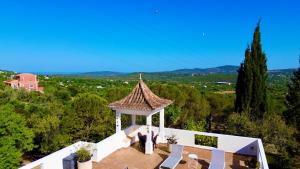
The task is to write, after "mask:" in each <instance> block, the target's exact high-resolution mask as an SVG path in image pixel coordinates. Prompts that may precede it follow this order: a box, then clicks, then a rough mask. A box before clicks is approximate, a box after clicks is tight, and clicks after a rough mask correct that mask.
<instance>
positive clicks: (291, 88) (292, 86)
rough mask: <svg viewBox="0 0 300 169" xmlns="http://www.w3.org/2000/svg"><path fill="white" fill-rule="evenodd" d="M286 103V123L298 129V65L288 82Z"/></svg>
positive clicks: (299, 128)
mask: <svg viewBox="0 0 300 169" xmlns="http://www.w3.org/2000/svg"><path fill="white" fill-rule="evenodd" d="M299 63H300V59H299ZM286 105H287V108H288V110H287V111H286V112H285V113H284V115H285V118H286V121H287V123H288V124H291V125H293V126H294V127H296V128H297V129H298V131H300V67H299V68H298V70H297V71H295V72H294V75H293V77H292V78H291V82H290V83H289V84H288V94H287V96H286ZM298 139H300V138H298ZM299 141H300V140H299Z"/></svg>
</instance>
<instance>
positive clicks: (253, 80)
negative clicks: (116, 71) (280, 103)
mask: <svg viewBox="0 0 300 169" xmlns="http://www.w3.org/2000/svg"><path fill="white" fill-rule="evenodd" d="M238 73H239V75H238V79H237V84H236V102H235V111H236V112H248V113H250V115H251V118H254V119H259V120H261V119H263V117H264V114H265V112H266V111H267V107H268V105H267V91H266V78H267V65H266V56H265V54H264V52H263V51H262V47H261V39H260V23H258V24H257V26H256V28H255V32H254V35H253V41H252V44H251V49H249V47H248V48H247V49H246V52H245V61H244V63H243V64H241V67H240V69H239V72H238Z"/></svg>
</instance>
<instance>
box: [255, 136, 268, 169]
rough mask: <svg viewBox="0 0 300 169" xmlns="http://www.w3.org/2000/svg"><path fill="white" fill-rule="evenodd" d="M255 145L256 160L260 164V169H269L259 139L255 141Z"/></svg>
mask: <svg viewBox="0 0 300 169" xmlns="http://www.w3.org/2000/svg"><path fill="white" fill-rule="evenodd" d="M257 145H258V151H257V159H258V161H259V162H260V168H261V169H269V166H268V162H267V157H266V154H265V150H264V146H263V144H262V141H261V139H258V140H257Z"/></svg>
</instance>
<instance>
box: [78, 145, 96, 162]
mask: <svg viewBox="0 0 300 169" xmlns="http://www.w3.org/2000/svg"><path fill="white" fill-rule="evenodd" d="M76 157H77V161H79V162H86V161H89V160H90V159H91V157H92V156H91V154H90V152H89V151H88V150H87V149H85V148H81V149H79V150H78V151H76Z"/></svg>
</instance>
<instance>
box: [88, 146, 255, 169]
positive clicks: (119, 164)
mask: <svg viewBox="0 0 300 169" xmlns="http://www.w3.org/2000/svg"><path fill="white" fill-rule="evenodd" d="M191 153H193V154H196V155H197V156H198V158H199V159H198V167H197V168H199V169H207V168H208V167H209V163H210V160H211V151H210V150H207V149H201V148H195V147H189V146H185V147H184V151H183V159H182V160H181V162H180V163H179V165H178V166H177V167H176V169H188V161H189V158H188V154H191ZM168 155H169V152H168V149H167V145H166V144H159V146H158V148H157V149H155V150H154V153H153V154H152V155H145V153H143V152H141V151H140V150H139V148H138V146H137V145H136V144H135V145H133V146H131V147H128V148H121V149H119V150H117V151H115V152H113V153H112V154H110V155H109V156H107V157H105V158H104V159H103V160H101V161H99V162H95V163H94V164H93V168H94V169H117V168H120V169H124V168H125V167H128V168H129V169H142V168H143V169H158V168H159V165H160V164H161V163H162V162H163V161H164V160H165V159H166V158H167V157H168ZM250 157H253V156H246V155H240V154H234V153H229V152H226V154H225V169H231V168H234V169H246V168H247V167H246V166H245V160H247V159H249V158H250ZM116 159H118V160H116Z"/></svg>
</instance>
